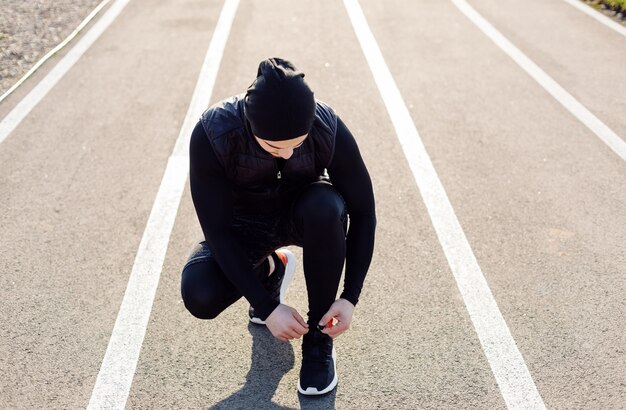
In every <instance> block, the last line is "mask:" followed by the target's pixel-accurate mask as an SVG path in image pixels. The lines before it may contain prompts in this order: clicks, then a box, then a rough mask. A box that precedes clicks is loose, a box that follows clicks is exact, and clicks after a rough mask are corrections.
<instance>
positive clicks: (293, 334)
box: [285, 329, 300, 339]
mask: <svg viewBox="0 0 626 410" xmlns="http://www.w3.org/2000/svg"><path fill="white" fill-rule="evenodd" d="M285 334H287V336H289V338H290V339H298V338H300V335H299V334H298V332H296V331H295V330H292V329H288V330H286V331H285Z"/></svg>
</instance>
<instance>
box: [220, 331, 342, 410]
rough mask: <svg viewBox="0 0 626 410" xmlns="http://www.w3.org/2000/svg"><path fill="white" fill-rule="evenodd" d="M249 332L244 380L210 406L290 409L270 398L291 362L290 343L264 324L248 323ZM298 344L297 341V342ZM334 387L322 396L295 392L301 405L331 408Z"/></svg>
mask: <svg viewBox="0 0 626 410" xmlns="http://www.w3.org/2000/svg"><path fill="white" fill-rule="evenodd" d="M248 331H249V332H250V334H251V335H252V364H251V365H250V370H249V371H248V374H247V375H246V384H244V386H243V387H242V388H241V389H240V390H238V391H236V392H235V393H233V394H232V395H231V396H229V397H227V398H225V399H224V400H222V401H221V402H219V403H217V404H215V405H213V406H211V407H209V410H219V409H229V410H230V409H263V410H265V409H268V410H292V408H291V407H285V406H281V405H279V404H277V403H274V402H272V397H274V393H275V392H276V389H277V388H278V383H280V380H281V379H282V378H283V376H284V375H285V374H286V373H287V372H288V371H289V370H291V369H292V368H293V366H294V354H293V347H292V346H291V344H290V343H286V342H281V341H279V340H277V339H276V338H274V337H273V336H272V335H271V333H270V332H269V331H268V330H267V328H266V327H265V326H259V325H255V324H253V323H249V324H248ZM298 346H299V345H298ZM336 390H337V389H335V390H334V391H332V392H331V393H328V394H326V395H324V396H321V397H307V396H304V395H302V394H300V393H297V390H296V386H293V392H294V394H298V399H299V401H300V407H301V408H302V409H316V410H317V409H334V408H335V392H336Z"/></svg>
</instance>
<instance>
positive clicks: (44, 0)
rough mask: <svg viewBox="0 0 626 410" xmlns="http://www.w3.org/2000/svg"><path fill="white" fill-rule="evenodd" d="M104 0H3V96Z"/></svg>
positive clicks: (0, 54) (0, 11) (0, 45)
mask: <svg viewBox="0 0 626 410" xmlns="http://www.w3.org/2000/svg"><path fill="white" fill-rule="evenodd" d="M100 2H101V0H0V95H2V94H4V92H5V91H6V90H8V89H9V88H11V86H12V85H13V84H14V83H15V82H17V81H18V80H19V79H20V77H22V75H24V74H25V73H26V72H27V71H28V70H29V69H30V68H31V67H32V66H33V65H34V64H35V63H36V62H37V61H39V59H40V58H41V57H43V56H44V55H46V53H47V52H48V51H50V50H52V49H53V48H54V47H56V46H57V45H58V44H59V43H60V42H61V41H63V40H64V39H65V38H66V37H67V36H68V35H69V34H70V33H71V32H72V31H74V29H76V27H78V25H79V24H80V22H81V21H83V19H84V18H85V17H87V15H88V14H89V13H90V12H91V11H92V10H93V9H94V8H96V6H97V5H98V4H99V3H100Z"/></svg>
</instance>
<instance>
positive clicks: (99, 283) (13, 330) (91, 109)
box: [0, 0, 215, 408]
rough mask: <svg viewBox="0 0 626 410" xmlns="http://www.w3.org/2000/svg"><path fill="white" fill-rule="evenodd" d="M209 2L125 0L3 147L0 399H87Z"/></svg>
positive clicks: (196, 58) (206, 31)
mask: <svg viewBox="0 0 626 410" xmlns="http://www.w3.org/2000/svg"><path fill="white" fill-rule="evenodd" d="M212 8H214V6H211V5H207V4H206V3H205V2H201V1H186V2H185V3H184V7H181V3H180V2H174V1H168V2H159V3H158V4H156V3H154V2H150V1H147V2H146V1H141V0H138V1H134V2H131V3H129V5H128V6H127V8H126V9H125V10H124V12H123V13H122V14H121V15H120V16H119V17H118V19H117V20H116V21H115V23H114V24H113V25H112V26H111V29H110V30H108V31H107V32H105V33H104V34H103V36H102V37H101V38H100V40H99V41H98V42H97V43H96V44H94V46H93V47H92V48H91V49H90V50H89V51H88V52H87V53H86V54H85V55H84V56H83V58H82V59H81V60H80V61H79V62H78V63H77V64H76V65H75V66H74V68H73V69H72V70H71V71H70V72H69V73H68V74H67V75H66V76H65V77H64V78H63V79H62V80H61V82H60V83H59V84H58V86H57V87H55V88H54V89H53V90H51V92H50V93H49V94H48V96H47V97H46V98H45V99H44V100H43V101H42V102H41V103H40V104H39V105H38V106H37V107H36V108H35V110H33V111H32V112H31V114H30V115H29V117H28V118H27V119H26V121H25V122H23V123H22V126H21V127H20V128H19V129H17V130H16V131H15V132H14V133H13V134H12V135H11V138H8V139H7V140H6V141H5V142H4V143H3V144H2V146H1V147H0V186H1V187H2V189H0V196H1V199H0V207H1V211H0V218H1V219H0V225H1V226H2V233H3V234H2V236H1V239H0V241H1V244H0V248H1V249H2V272H3V275H2V276H0V285H1V289H2V290H1V291H0V292H2V293H1V299H2V301H1V302H0V303H1V308H2V311H3V326H2V331H1V336H0V340H1V344H0V353H1V354H0V357H1V358H2V369H3V374H5V375H6V377H5V378H3V380H2V382H1V383H0V384H1V385H2V389H1V390H2V405H3V406H6V407H10V408H50V407H56V408H76V407H84V406H86V404H87V402H88V401H89V396H90V394H91V390H92V388H93V383H94V382H95V377H96V374H97V370H98V368H99V366H100V362H101V360H102V355H103V354H104V350H105V348H106V345H107V342H108V340H109V337H110V332H111V329H112V326H113V321H114V320H115V316H116V314H117V310H118V308H119V303H120V301H121V298H122V295H123V292H124V289H125V286H126V282H127V280H128V274H129V272H130V268H131V266H132V261H133V258H134V252H135V251H136V249H137V245H138V243H139V239H140V238H141V232H142V230H143V226H144V225H145V220H146V218H147V216H148V213H149V210H150V206H151V204H152V201H153V199H154V194H155V192H156V189H157V188H158V183H159V179H160V177H161V175H162V171H163V167H164V165H165V161H166V159H167V155H168V153H169V152H170V151H171V149H172V148H173V143H174V140H175V136H176V135H177V130H178V129H179V128H180V122H181V121H182V117H183V116H184V112H185V109H186V106H187V104H188V101H189V96H190V95H191V91H192V89H193V86H194V84H195V80H196V76H197V71H198V70H199V66H200V62H201V60H202V57H203V51H202V50H200V49H198V50H196V49H194V48H191V49H190V48H189V45H190V44H195V43H206V42H207V41H208V38H210V33H211V32H210V30H211V24H212V21H211V16H214V15H215V14H214V13H212V11H211V10H212ZM199 16H204V17H199ZM186 66H188V67H190V68H191V69H190V70H185V69H182V68H183V67H186ZM174 77H176V78H177V81H176V82H172V81H171V78H174ZM5 102H6V101H5ZM155 102H158V104H155Z"/></svg>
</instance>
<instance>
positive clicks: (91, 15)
mask: <svg viewBox="0 0 626 410" xmlns="http://www.w3.org/2000/svg"><path fill="white" fill-rule="evenodd" d="M110 1H111V0H102V1H101V2H100V4H98V6H97V7H96V8H95V9H93V11H92V12H91V13H89V15H88V16H87V17H85V19H84V20H83V21H82V22H81V23H80V24H79V25H78V27H76V29H74V31H72V32H71V33H70V35H69V36H67V37H66V38H65V40H63V41H62V42H61V43H59V44H58V45H57V46H56V47H55V48H53V49H52V50H50V51H49V52H48V53H47V54H46V55H45V56H43V57H42V58H41V59H40V60H39V61H37V63H36V64H35V65H34V66H32V67H31V69H30V70H28V72H27V73H26V74H24V75H23V76H22V78H20V79H19V80H18V82H16V83H15V84H13V85H12V86H11V88H9V89H8V90H7V91H6V92H5V93H4V94H2V96H0V102H2V101H3V100H4V99H5V98H7V97H8V96H9V95H11V93H12V92H13V91H15V90H16V89H17V87H19V86H20V85H22V83H23V82H24V81H26V80H27V79H28V78H29V77H30V76H31V75H33V73H34V72H35V71H37V70H38V69H39V67H41V66H42V65H43V63H45V62H46V61H48V59H50V57H52V56H53V55H55V54H56V53H58V52H59V51H60V50H61V49H62V48H63V47H65V46H66V45H67V43H69V42H70V41H72V40H73V39H74V37H76V36H77V35H78V33H80V31H81V30H82V29H84V28H85V26H86V25H87V24H89V22H90V21H91V20H92V19H93V18H94V17H95V16H96V15H97V14H98V13H99V12H100V10H102V9H103V8H104V6H106V5H107V4H108V3H109V2H110Z"/></svg>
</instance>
